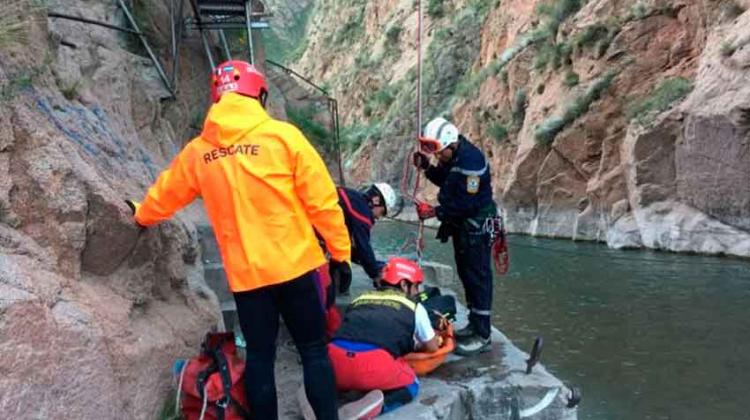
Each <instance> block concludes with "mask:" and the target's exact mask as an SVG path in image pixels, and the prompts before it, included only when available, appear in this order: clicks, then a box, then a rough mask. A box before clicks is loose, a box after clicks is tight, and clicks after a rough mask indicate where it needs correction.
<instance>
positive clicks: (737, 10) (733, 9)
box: [723, 0, 745, 19]
mask: <svg viewBox="0 0 750 420" xmlns="http://www.w3.org/2000/svg"><path fill="white" fill-rule="evenodd" d="M723 13H724V16H726V17H727V18H728V19H735V18H737V17H738V16H739V15H741V14H743V13H745V8H744V7H743V6H742V5H741V4H739V3H738V2H737V0H732V1H730V2H729V3H727V4H726V5H725V6H724V10H723Z"/></svg>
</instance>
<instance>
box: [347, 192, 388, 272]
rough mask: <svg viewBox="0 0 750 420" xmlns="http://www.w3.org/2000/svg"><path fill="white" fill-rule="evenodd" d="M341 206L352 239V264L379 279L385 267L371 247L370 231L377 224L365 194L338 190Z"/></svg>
mask: <svg viewBox="0 0 750 420" xmlns="http://www.w3.org/2000/svg"><path fill="white" fill-rule="evenodd" d="M338 193H339V205H340V206H341V209H342V210H344V220H345V221H346V227H347V228H348V229H349V236H350V237H351V239H352V262H354V263H357V264H359V265H361V266H362V268H364V269H365V272H366V273H367V275H368V276H369V277H370V278H371V279H374V278H377V277H378V276H379V275H380V271H381V270H382V269H383V266H384V265H385V263H384V262H382V261H378V260H377V258H375V252H373V250H372V246H371V245H370V230H371V229H372V226H373V225H374V224H375V217H374V216H373V215H372V209H370V206H369V205H368V204H367V198H365V196H364V194H362V193H361V192H359V191H357V190H353V189H351V188H342V187H339V188H338Z"/></svg>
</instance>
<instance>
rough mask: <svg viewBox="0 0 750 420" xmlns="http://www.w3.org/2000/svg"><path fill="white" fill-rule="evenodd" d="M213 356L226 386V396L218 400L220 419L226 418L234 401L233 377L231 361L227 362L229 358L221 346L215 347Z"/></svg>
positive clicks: (217, 413)
mask: <svg viewBox="0 0 750 420" xmlns="http://www.w3.org/2000/svg"><path fill="white" fill-rule="evenodd" d="M211 357H212V358H213V359H214V363H216V367H217V371H218V373H219V376H220V377H221V384H222V387H223V388H224V396H223V397H222V398H221V399H220V400H218V401H216V406H217V409H216V417H217V419H218V420H224V414H225V412H226V409H227V407H228V406H229V403H230V402H231V401H232V395H231V391H232V378H231V376H230V375H229V363H227V358H226V356H225V355H224V353H223V352H222V351H221V347H218V348H217V349H213V350H212V351H211Z"/></svg>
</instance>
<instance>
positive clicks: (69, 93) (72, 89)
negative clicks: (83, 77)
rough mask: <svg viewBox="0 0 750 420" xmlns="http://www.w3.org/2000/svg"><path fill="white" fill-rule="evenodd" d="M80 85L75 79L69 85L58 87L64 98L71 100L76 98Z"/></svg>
mask: <svg viewBox="0 0 750 420" xmlns="http://www.w3.org/2000/svg"><path fill="white" fill-rule="evenodd" d="M80 86H81V81H80V80H76V81H75V82H74V83H73V84H71V85H70V86H65V87H63V88H61V89H60V92H62V94H63V96H64V97H65V99H67V100H69V101H72V100H73V99H78V88H79V87H80Z"/></svg>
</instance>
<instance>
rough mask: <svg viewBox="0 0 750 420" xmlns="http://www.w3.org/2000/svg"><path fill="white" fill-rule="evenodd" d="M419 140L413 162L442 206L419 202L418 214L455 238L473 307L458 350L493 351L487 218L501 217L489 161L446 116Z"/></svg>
mask: <svg viewBox="0 0 750 420" xmlns="http://www.w3.org/2000/svg"><path fill="white" fill-rule="evenodd" d="M419 142H420V150H421V151H420V152H415V153H414V156H413V161H414V165H415V166H416V167H417V168H419V169H421V170H424V173H425V176H426V177H427V179H429V180H430V181H431V182H432V183H433V184H435V185H436V186H438V187H439V188H440V192H439V193H438V203H439V205H438V206H436V207H432V206H430V205H429V204H426V203H418V205H417V214H418V216H419V218H420V219H422V220H424V219H429V218H431V217H437V218H438V220H440V222H441V225H440V229H439V230H438V239H440V240H441V241H443V242H446V241H447V240H448V238H453V250H454V255H455V259H456V269H457V271H458V277H459V278H460V279H461V283H462V284H463V287H464V292H465V294H466V303H467V305H468V307H469V311H470V313H469V323H468V325H467V326H466V327H465V328H462V329H460V330H458V331H456V333H455V336H456V340H457V342H458V344H457V346H456V350H455V352H456V353H457V354H460V355H464V356H470V355H475V354H479V353H482V352H485V351H488V350H490V344H491V340H490V332H491V323H490V315H491V309H492V269H491V267H490V264H491V244H490V241H491V239H490V234H489V233H488V232H487V229H486V228H485V221H486V220H487V219H491V218H494V217H496V215H497V207H496V206H495V202H494V201H493V199H492V185H491V177H490V168H489V162H488V161H487V159H486V158H485V156H484V154H483V153H482V152H481V151H480V150H479V149H478V148H477V147H476V146H474V145H473V144H471V142H469V140H467V139H466V138H465V137H464V136H462V135H460V134H459V132H458V129H457V128H456V126H454V125H453V124H451V123H450V122H448V121H447V120H445V119H444V118H436V119H434V120H432V121H430V122H429V123H428V124H427V125H426V126H425V129H424V132H423V135H422V137H420V138H419ZM429 154H434V155H435V156H436V157H437V159H438V164H437V165H436V166H435V165H431V164H430V158H429Z"/></svg>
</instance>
